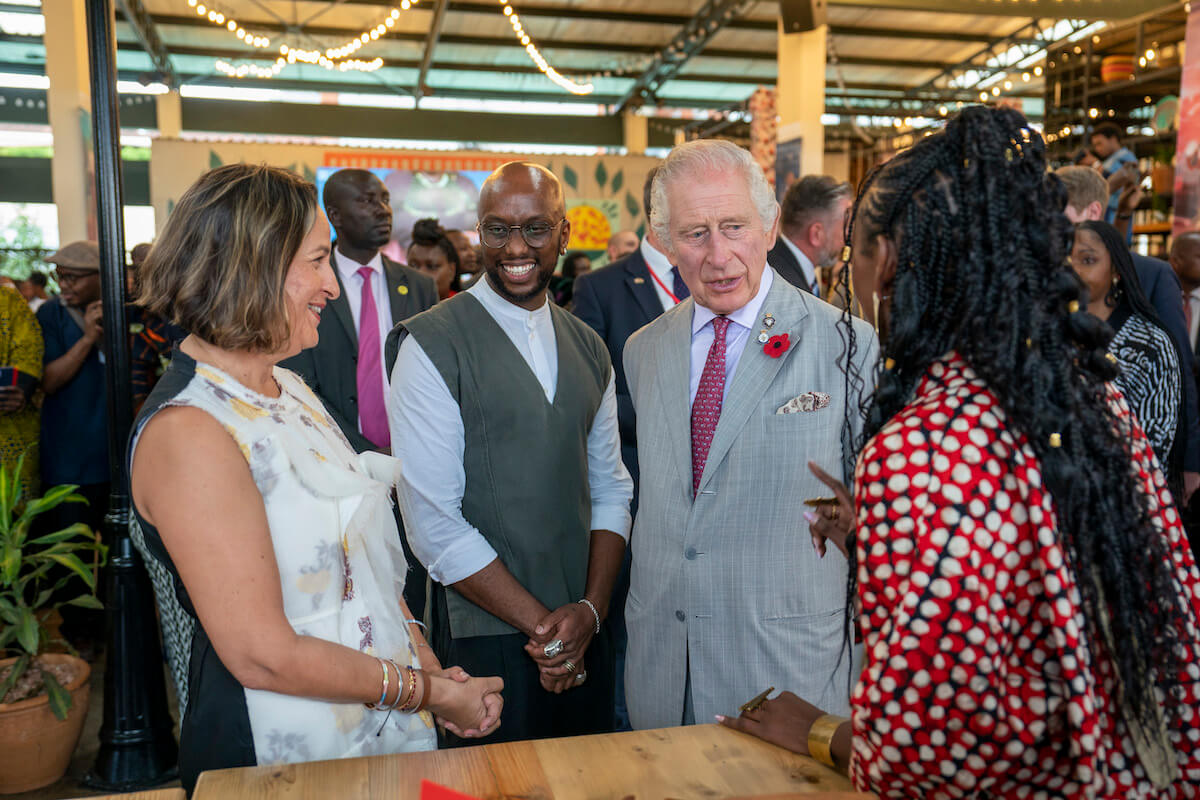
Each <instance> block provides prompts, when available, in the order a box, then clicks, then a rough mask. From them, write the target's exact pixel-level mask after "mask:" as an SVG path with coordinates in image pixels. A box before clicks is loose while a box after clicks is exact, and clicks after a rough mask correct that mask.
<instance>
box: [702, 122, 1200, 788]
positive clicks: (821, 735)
mask: <svg viewBox="0 0 1200 800" xmlns="http://www.w3.org/2000/svg"><path fill="white" fill-rule="evenodd" d="M1064 203H1065V194H1064V192H1063V190H1062V187H1061V185H1060V184H1059V182H1058V180H1057V178H1054V177H1053V176H1047V175H1046V162H1045V156H1044V145H1043V142H1042V139H1041V137H1040V136H1039V135H1038V134H1037V133H1036V132H1035V131H1033V130H1030V129H1029V128H1028V126H1027V123H1026V122H1025V120H1024V118H1022V117H1021V116H1020V115H1019V114H1018V113H1016V112H1014V111H1012V110H1008V109H989V108H984V107H973V108H968V109H966V110H964V111H963V112H962V113H961V114H960V115H959V116H958V117H956V118H954V119H952V120H951V121H950V122H949V123H948V125H947V126H946V129H945V131H944V132H942V133H939V134H936V135H933V136H929V137H927V138H925V139H922V140H921V141H920V142H918V143H917V144H916V145H915V146H913V147H912V148H911V149H910V150H907V151H905V152H903V153H901V154H899V155H898V156H896V157H895V158H894V159H892V160H891V161H889V162H888V163H887V164H885V165H883V166H881V167H879V168H877V169H876V171H875V172H874V173H873V174H871V175H870V176H868V178H867V180H866V181H865V182H864V185H863V187H862V189H861V191H860V193H859V197H858V201H857V203H856V206H855V211H854V216H853V221H852V225H851V230H850V232H849V233H848V234H847V237H846V239H847V241H848V242H851V243H852V247H853V252H852V257H851V263H850V266H849V269H850V272H851V273H852V279H853V283H854V288H855V290H856V292H855V293H856V295H857V296H858V297H859V299H860V300H861V301H862V305H863V307H864V310H865V311H866V314H867V315H868V317H869V318H872V319H873V321H874V322H875V323H876V325H877V327H878V329H879V333H880V344H881V348H880V350H881V352H880V358H881V359H882V363H881V364H880V369H879V371H878V377H877V388H876V391H875V393H874V396H873V398H872V399H871V400H870V401H869V408H868V409H867V423H866V426H865V430H864V436H865V438H866V441H865V444H864V445H863V447H862V449H861V452H860V455H859V461H858V467H857V471H856V474H855V490H854V497H853V499H852V498H851V496H850V495H849V493H848V492H847V491H846V489H845V488H844V487H842V486H841V485H840V484H838V483H837V482H836V481H833V480H832V479H829V480H828V481H827V482H829V483H830V485H831V486H833V487H834V488H835V491H836V492H837V495H838V499H839V505H838V506H836V507H834V508H836V510H834V508H830V509H829V510H825V511H823V512H822V513H821V514H820V515H818V516H814V517H813V518H812V519H811V520H810V522H811V523H812V530H813V535H814V544H816V545H817V546H818V548H819V549H823V548H824V546H825V541H826V539H828V540H830V541H832V542H833V543H834V544H835V545H837V546H839V548H842V549H843V550H844V552H846V554H847V557H848V558H849V559H850V562H851V569H850V587H849V592H850V599H851V601H852V602H857V604H858V606H859V610H860V617H859V620H858V626H859V632H860V633H861V636H862V640H863V646H864V661H865V665H864V668H863V672H862V675H861V677H860V679H859V681H858V683H857V685H856V686H855V687H854V688H853V692H852V702H851V705H852V718H851V719H850V720H839V719H837V718H834V717H830V716H828V715H824V714H822V712H821V711H820V710H819V709H817V708H815V707H813V706H812V705H810V704H808V703H807V702H805V701H804V700H802V699H800V698H798V697H796V696H795V695H792V694H790V693H786V692H785V693H784V694H783V695H781V696H780V697H778V698H775V699H772V700H769V701H767V702H766V703H765V704H764V705H763V706H761V707H760V708H759V709H758V710H756V711H751V712H748V713H746V714H744V715H743V716H742V717H740V718H738V719H729V720H723V722H725V724H728V725H730V726H732V727H736V728H739V729H741V730H745V731H747V732H749V733H752V734H755V735H758V736H761V737H763V738H765V739H768V740H770V741H774V742H776V743H778V744H781V745H783V746H785V747H788V748H790V749H793V750H795V751H797V752H801V753H811V754H812V755H813V756H814V757H816V758H818V759H819V760H822V761H825V762H826V763H829V764H831V765H833V764H836V765H837V766H838V767H839V768H842V769H846V768H849V771H850V774H851V777H852V780H853V781H854V783H855V785H856V786H857V787H858V788H859V789H862V790H870V791H873V792H875V793H877V794H878V795H879V796H880V797H881V798H901V797H904V798H911V797H921V798H951V797H974V798H988V799H989V800H994V799H996V798H1018V797H1020V798H1025V797H1045V798H1050V797H1064V798H1079V797H1088V798H1160V797H1161V798H1194V797H1200V745H1198V744H1197V740H1198V739H1200V711H1198V709H1197V707H1198V706H1200V631H1198V627H1197V626H1198V621H1197V620H1198V617H1200V574H1198V573H1197V570H1196V566H1195V562H1194V561H1193V557H1192V553H1191V550H1190V549H1189V547H1188V545H1187V541H1186V539H1185V538H1184V534H1183V529H1182V527H1181V524H1180V520H1179V515H1178V513H1177V512H1176V509H1175V507H1174V503H1173V500H1172V498H1171V493H1170V491H1169V490H1168V489H1167V486H1166V482H1165V480H1164V477H1163V472H1162V469H1161V468H1160V465H1159V463H1158V461H1157V460H1156V458H1155V456H1154V453H1153V451H1152V449H1151V448H1150V445H1149V443H1148V441H1147V439H1146V436H1145V434H1144V433H1143V431H1142V429H1141V427H1140V426H1139V424H1138V422H1137V420H1136V419H1135V418H1134V417H1133V416H1132V415H1131V414H1130V412H1129V408H1128V406H1127V404H1126V402H1125V400H1124V398H1123V397H1122V396H1121V395H1120V393H1119V391H1117V390H1116V389H1115V388H1113V385H1112V381H1113V380H1114V379H1115V378H1116V376H1117V368H1116V366H1115V365H1114V364H1113V363H1112V362H1111V361H1110V360H1109V359H1108V358H1107V353H1106V347H1107V345H1108V343H1109V341H1110V339H1111V338H1112V331H1111V329H1110V328H1109V327H1108V326H1107V325H1106V324H1105V323H1103V322H1102V321H1101V320H1099V319H1097V318H1095V317H1093V316H1092V315H1090V314H1088V313H1087V311H1086V308H1085V300H1084V294H1083V292H1082V288H1081V286H1080V283H1079V280H1078V278H1077V277H1076V276H1075V274H1074V273H1073V272H1072V271H1071V267H1070V266H1069V265H1068V262H1067V256H1068V253H1069V252H1070V248H1071V241H1072V231H1071V227H1070V225H1069V223H1068V220H1067V218H1066V217H1065V216H1064V215H1063V213H1062V209H1063V207H1064ZM843 331H844V334H843V336H844V338H845V340H846V342H847V350H848V351H849V355H850V357H849V358H847V359H845V361H844V362H843V363H846V364H854V363H855V362H854V358H853V353H854V352H855V349H856V346H857V343H856V342H855V339H854V336H853V329H852V328H851V326H850V325H849V324H846V325H845V326H844V328H843ZM875 379H876V376H875V375H857V374H854V372H853V370H851V371H850V372H849V373H848V374H847V377H846V380H847V382H848V384H853V383H856V382H858V381H871V380H875ZM847 520H851V521H853V530H850V529H849V528H850V527H851V524H852V523H850V522H847Z"/></svg>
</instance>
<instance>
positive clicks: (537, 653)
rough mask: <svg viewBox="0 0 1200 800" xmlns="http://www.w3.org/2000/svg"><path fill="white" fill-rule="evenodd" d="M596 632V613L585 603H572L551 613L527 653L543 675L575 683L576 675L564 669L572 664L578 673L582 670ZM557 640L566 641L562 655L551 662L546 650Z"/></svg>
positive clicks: (551, 659)
mask: <svg viewBox="0 0 1200 800" xmlns="http://www.w3.org/2000/svg"><path fill="white" fill-rule="evenodd" d="M595 632H596V617H595V615H593V614H592V610H591V609H590V608H588V607H587V606H586V605H584V604H583V603H568V604H567V605H565V606H562V607H561V608H556V609H555V610H554V611H551V612H550V613H549V614H547V615H546V616H545V617H544V618H542V620H541V621H539V622H538V624H537V626H536V627H535V628H534V635H533V638H531V639H530V640H529V643H528V644H526V645H525V652H527V653H529V657H530V658H532V659H533V660H534V662H535V663H536V664H537V665H538V669H539V670H540V671H541V672H542V674H543V675H548V676H550V677H552V678H570V679H571V680H572V681H574V679H575V678H574V672H573V671H572V670H568V669H567V668H566V667H565V666H563V665H564V664H566V662H568V661H570V662H571V663H572V664H574V665H575V667H576V670H578V669H579V666H580V665H581V664H582V663H583V656H584V653H586V652H587V649H588V645H590V644H591V643H592V637H593V636H595ZM555 639H559V640H561V641H562V643H563V649H562V652H561V653H559V654H558V655H556V656H554V657H553V658H547V657H546V653H545V649H544V648H545V646H546V645H547V644H548V643H550V642H552V641H554V640H555ZM543 686H545V682H544V681H543ZM551 691H552V690H551Z"/></svg>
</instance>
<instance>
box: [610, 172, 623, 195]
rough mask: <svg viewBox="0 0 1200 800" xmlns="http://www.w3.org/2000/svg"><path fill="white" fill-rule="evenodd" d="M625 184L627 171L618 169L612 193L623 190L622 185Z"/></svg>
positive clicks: (614, 176)
mask: <svg viewBox="0 0 1200 800" xmlns="http://www.w3.org/2000/svg"><path fill="white" fill-rule="evenodd" d="M624 185H625V171H624V170H620V169H619V170H617V174H616V175H613V179H612V193H613V194H616V193H617V192H619V191H621V187H622V186H624Z"/></svg>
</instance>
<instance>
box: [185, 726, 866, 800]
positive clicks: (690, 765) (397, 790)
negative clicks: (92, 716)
mask: <svg viewBox="0 0 1200 800" xmlns="http://www.w3.org/2000/svg"><path fill="white" fill-rule="evenodd" d="M422 778H426V779H428V780H431V781H434V782H435V783H440V784H442V785H443V786H447V787H449V788H451V789H454V790H455V791H459V792H463V793H465V794H468V795H472V796H473V797H478V798H481V799H482V800H507V798H521V800H599V798H614V800H631V799H633V798H636V800H663V799H664V798H680V799H681V800H682V799H683V798H704V800H716V798H732V797H754V796H761V795H776V796H780V797H784V796H794V795H804V796H805V798H806V800H818V799H819V798H829V800H832V799H833V798H845V800H849V798H864V800H865V799H866V798H869V797H870V796H869V795H861V794H847V793H849V792H851V786H850V782H849V781H848V780H847V779H846V778H845V777H843V776H841V775H839V774H837V773H836V772H834V771H833V770H830V769H827V768H825V767H823V766H821V765H820V764H818V763H817V762H816V761H813V760H812V759H811V758H808V757H806V756H798V755H795V754H793V753H790V752H788V751H786V750H783V749H782V748H779V747H775V746H774V745H770V744H767V743H765V742H762V741H760V740H758V739H755V738H753V737H751V736H747V735H745V734H742V733H739V732H737V731H732V730H729V729H728V728H722V727H720V726H718V725H694V726H691V727H686V728H665V729H662V730H656V731H634V732H631V733H610V734H603V735H600V736H579V737H575V738H570V739H543V740H540V741H532V742H512V743H503V744H492V745H484V746H482V747H469V748H462V749H457V750H439V751H435V752H428V753H407V754H404V755H395V756H376V757H373V758H349V759H341V760H337V761H315V762H310V763H307V764H285V765H283V766H276V767H245V768H241V769H225V770H214V771H212V772H205V773H204V774H203V775H201V776H200V780H199V783H198V784H197V786H196V792H195V798H194V800H239V799H240V798H245V799H246V800H250V799H251V798H253V800H276V798H280V799H281V800H282V798H287V799H288V800H293V799H295V800H300V799H302V798H304V799H307V798H312V800H325V798H330V797H338V798H346V800H355V799H357V800H368V798H369V799H370V800H385V798H386V800H417V798H418V797H419V792H420V783H421V779H422Z"/></svg>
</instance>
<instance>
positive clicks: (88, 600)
mask: <svg viewBox="0 0 1200 800" xmlns="http://www.w3.org/2000/svg"><path fill="white" fill-rule="evenodd" d="M64 605H68V606H79V607H80V608H94V609H96V610H98V611H102V610H103V609H104V604H103V603H101V602H100V600H99V599H97V597H96V595H94V594H81V595H79V597H73V598H71V599H70V600H68V601H67V602H66V603H64Z"/></svg>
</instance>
